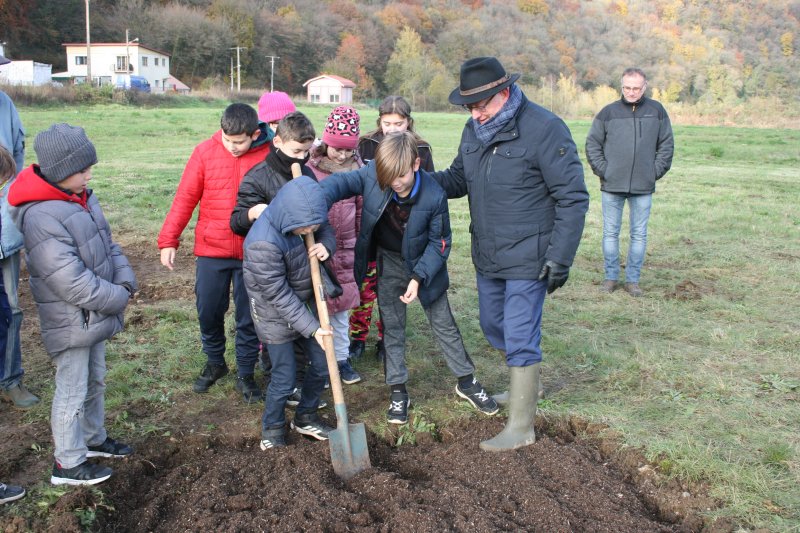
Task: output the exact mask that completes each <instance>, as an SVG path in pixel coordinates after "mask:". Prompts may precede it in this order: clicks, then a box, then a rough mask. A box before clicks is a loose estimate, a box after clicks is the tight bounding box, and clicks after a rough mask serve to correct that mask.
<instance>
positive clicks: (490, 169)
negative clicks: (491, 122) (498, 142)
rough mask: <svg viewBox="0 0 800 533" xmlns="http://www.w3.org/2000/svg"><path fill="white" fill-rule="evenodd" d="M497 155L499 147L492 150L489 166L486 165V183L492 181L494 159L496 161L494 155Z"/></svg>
mask: <svg viewBox="0 0 800 533" xmlns="http://www.w3.org/2000/svg"><path fill="white" fill-rule="evenodd" d="M496 153H497V146H495V147H494V150H492V157H490V158H489V164H488V165H486V181H487V182H488V181H491V179H490V177H489V176H491V174H492V159H494V155H495V154H496Z"/></svg>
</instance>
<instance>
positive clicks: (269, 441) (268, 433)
mask: <svg viewBox="0 0 800 533" xmlns="http://www.w3.org/2000/svg"><path fill="white" fill-rule="evenodd" d="M284 446H286V431H285V429H284V427H279V428H276V429H265V430H263V431H262V432H261V450H262V451H267V450H269V449H271V448H283V447H284Z"/></svg>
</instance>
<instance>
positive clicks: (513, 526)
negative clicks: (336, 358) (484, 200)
mask: <svg viewBox="0 0 800 533" xmlns="http://www.w3.org/2000/svg"><path fill="white" fill-rule="evenodd" d="M126 252H127V253H128V255H129V257H130V259H131V261H132V263H133V264H134V268H135V269H136V271H137V274H138V276H139V282H140V285H141V287H142V294H141V295H140V298H139V301H137V307H138V306H139V305H141V306H146V305H153V304H155V303H157V302H159V301H161V300H164V299H178V300H185V304H186V305H187V306H191V305H193V294H192V293H191V288H192V286H193V282H192V281H193V267H194V262H193V261H192V258H191V255H188V254H190V250H188V249H187V250H186V251H185V252H184V253H183V254H182V255H181V256H179V261H178V269H177V271H176V272H173V273H168V272H166V271H165V270H164V269H163V267H161V265H160V263H158V259H157V257H155V254H154V252H153V250H151V249H150V247H149V245H141V246H137V245H132V246H127V247H126ZM187 291H188V292H187ZM22 297H23V301H24V305H25V306H26V309H27V310H28V314H27V317H26V320H25V326H24V327H25V336H24V337H23V342H24V343H25V346H26V357H27V354H28V353H33V354H34V356H32V357H31V358H32V359H35V361H33V362H32V361H30V360H26V370H28V373H29V374H33V375H34V376H33V377H35V378H36V379H38V380H46V379H52V377H51V376H52V369H51V368H50V367H49V365H47V364H46V363H47V359H46V355H44V354H43V350H42V349H41V345H40V341H39V340H38V336H37V333H36V332H35V331H34V330H38V322H37V321H36V320H35V317H34V319H32V315H35V311H33V306H32V304H31V302H30V300H29V298H30V296H29V291H28V290H27V288H25V289H24V290H23V294H22ZM137 317H138V318H137ZM149 326H150V324H147V323H146V320H145V319H144V318H143V317H142V315H141V313H137V312H136V311H135V309H134V310H132V312H131V313H129V322H128V327H129V328H131V329H134V330H139V329H140V328H145V329H146V328H147V327H149ZM36 343H38V344H36ZM32 345H35V346H32ZM40 358H45V359H44V361H40V360H39V359H40ZM27 379H28V378H26V380H27ZM219 386H221V387H228V388H231V389H232V386H231V384H230V383H229V382H222V383H221V384H220V385H219ZM347 392H348V394H347V398H348V409H349V411H350V413H351V416H352V415H353V414H356V415H357V413H361V412H366V411H367V410H368V409H370V408H372V407H374V402H375V401H381V400H376V397H375V395H374V394H367V393H366V391H363V390H359V386H358V385H356V386H354V387H349V388H348V391H347ZM382 399H383V400H385V398H383V397H382ZM328 400H329V401H330V398H328ZM174 402H175V403H174V405H172V406H171V407H169V408H167V407H164V406H163V405H162V406H152V405H149V404H147V402H143V401H139V402H135V403H133V404H131V405H129V406H128V407H127V408H126V411H127V415H128V419H129V420H131V421H134V422H136V424H138V426H139V427H144V426H149V427H153V428H159V429H158V430H156V431H153V432H152V433H150V434H148V435H145V436H142V437H139V438H138V439H135V440H134V442H132V444H134V446H135V447H136V453H135V455H134V456H132V457H130V458H128V459H125V460H119V461H114V462H112V461H110V460H103V462H104V463H105V464H109V465H110V466H112V467H113V468H114V469H115V475H114V476H113V477H112V478H111V480H109V481H108V482H106V483H103V484H101V485H98V486H97V490H94V489H87V488H78V489H71V490H68V491H67V492H66V493H65V494H64V495H62V496H60V497H59V498H57V499H56V501H54V502H50V504H49V507H48V506H47V505H41V503H42V502H43V501H44V500H45V499H46V496H45V495H44V493H45V492H46V491H49V490H50V487H49V483H48V481H49V471H50V468H51V465H52V455H51V454H52V444H51V443H50V433H49V426H48V421H47V420H42V419H39V420H34V421H31V422H27V423H25V422H24V415H23V413H22V412H21V411H17V410H13V409H10V408H8V406H7V404H5V405H3V406H2V410H1V411H0V427H2V431H3V439H0V457H3V462H2V465H0V475H2V476H3V477H2V478H0V479H1V480H2V481H6V482H15V483H23V484H25V485H26V486H27V487H28V489H29V493H30V494H29V496H28V497H27V498H25V499H23V500H20V502H21V503H19V504H13V505H6V506H3V507H2V508H0V522H2V523H3V524H4V528H5V529H6V531H25V530H34V531H45V530H50V531H81V530H85V529H89V530H93V531H120V532H124V531H154V532H158V531H164V532H167V531H331V532H339V531H342V532H344V531H370V532H372V531H382V532H392V531H415V532H441V531H481V532H482V531H501V530H514V531H614V532H627V531H630V532H634V531H635V532H643V531H645V532H646V531H654V532H671V531H700V530H703V529H705V530H707V531H731V530H733V529H734V528H733V527H732V526H731V525H730V524H722V523H720V524H709V523H706V522H704V519H703V518H702V517H701V514H700V513H702V512H704V511H706V510H708V509H710V508H713V507H714V506H715V502H714V501H712V500H711V499H710V498H708V497H707V496H705V494H706V491H705V490H704V487H702V486H689V485H681V484H680V483H678V482H675V481H672V482H665V481H664V479H663V477H662V475H661V474H660V473H659V470H658V468H657V467H656V466H654V465H649V464H648V463H647V462H646V461H645V460H644V458H643V457H642V455H641V454H640V453H638V452H637V451H635V450H630V449H622V448H621V447H620V440H619V439H618V438H617V437H616V436H614V435H613V434H609V432H608V430H607V428H605V427H603V426H601V425H597V424H588V423H586V422H585V421H581V420H580V419H556V420H545V419H544V418H542V417H540V418H539V419H538V420H537V433H538V435H539V440H538V441H537V442H536V444H535V445H533V446H530V447H527V448H524V449H521V450H517V451H514V452H510V453H505V454H491V453H486V452H482V451H481V450H480V449H479V447H478V443H479V442H480V441H481V440H484V439H487V438H490V437H491V436H493V435H494V434H496V433H497V432H499V431H500V430H501V429H502V427H503V423H504V418H502V417H494V418H478V417H473V418H469V419H466V420H460V421H453V422H449V423H448V424H446V425H445V426H443V427H439V428H437V432H436V433H435V434H430V433H420V434H417V439H416V445H403V446H400V447H395V446H393V444H394V442H395V439H396V438H397V436H398V435H399V434H400V432H401V431H403V430H402V429H398V428H392V430H391V432H387V434H386V435H385V436H384V437H379V436H377V435H376V434H374V433H368V440H369V454H370V458H371V461H372V465H373V468H372V469H370V470H368V471H366V472H363V473H361V474H360V475H358V476H356V477H355V478H353V479H352V480H350V481H348V482H344V481H343V480H341V479H340V478H338V477H337V476H336V475H335V473H334V472H333V470H332V468H331V466H330V453H329V446H328V444H327V443H326V442H318V441H312V440H308V439H307V438H305V437H302V436H300V435H298V434H294V433H292V434H290V436H289V444H290V445H289V446H288V447H286V448H283V449H278V450H269V451H267V452H263V451H261V450H260V448H259V435H260V408H259V406H245V405H243V404H242V403H241V402H240V400H239V397H238V395H237V394H236V393H235V391H231V394H229V395H227V396H226V397H225V399H224V400H223V401H220V402H217V403H211V402H202V403H201V402H198V401H197V396H196V395H193V394H192V393H190V392H186V393H178V394H176V395H175V397H174ZM321 413H322V414H323V416H324V417H326V418H327V421H328V423H329V424H331V425H335V416H334V414H333V412H332V409H331V408H327V409H324V410H322V411H321ZM109 416H113V415H111V414H110V415H109ZM412 416H413V409H412ZM289 418H291V413H289ZM26 502H27V505H28V507H25V505H26ZM35 502H39V503H38V504H37V503H35ZM82 521H83V523H82Z"/></svg>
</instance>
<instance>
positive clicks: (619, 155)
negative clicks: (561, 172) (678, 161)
mask: <svg viewBox="0 0 800 533" xmlns="http://www.w3.org/2000/svg"><path fill="white" fill-rule="evenodd" d="M674 146H675V142H674V140H673V137H672V125H671V124H670V121H669V116H668V115H667V112H666V111H665V110H664V107H663V106H662V105H661V104H660V103H658V102H657V101H655V100H651V99H650V98H642V99H641V100H639V101H638V102H636V103H629V102H626V101H625V100H624V99H620V100H617V101H616V102H612V103H611V104H609V105H607V106H606V107H604V108H603V109H602V110H601V111H600V112H599V113H598V114H597V116H596V117H595V118H594V121H593V122H592V127H591V129H590V130H589V135H588V136H587V137H586V158H587V159H588V160H589V165H590V166H591V167H592V171H593V172H594V173H595V174H596V175H597V176H598V177H599V178H600V189H601V190H603V191H605V192H610V193H615V194H631V195H636V194H652V193H653V192H655V190H656V181H657V180H659V179H661V178H662V177H663V176H664V174H666V173H667V171H668V170H669V168H670V166H671V165H672V152H673V149H674Z"/></svg>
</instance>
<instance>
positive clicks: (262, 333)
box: [242, 176, 336, 451]
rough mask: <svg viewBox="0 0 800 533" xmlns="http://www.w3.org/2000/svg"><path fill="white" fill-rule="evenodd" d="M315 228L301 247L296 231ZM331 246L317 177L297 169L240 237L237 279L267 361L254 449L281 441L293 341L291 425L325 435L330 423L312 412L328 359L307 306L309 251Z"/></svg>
mask: <svg viewBox="0 0 800 533" xmlns="http://www.w3.org/2000/svg"><path fill="white" fill-rule="evenodd" d="M308 233H314V235H315V237H316V241H317V242H316V244H314V246H313V247H312V248H310V249H309V250H306V247H305V244H304V242H303V237H302V236H303V235H306V234H308ZM335 251H336V234H335V233H334V231H333V228H331V227H330V225H329V224H328V205H327V203H325V196H324V194H322V190H321V189H320V187H319V184H318V183H317V182H316V181H314V180H313V179H312V178H309V177H308V176H300V177H299V178H295V179H293V180H292V181H290V182H288V183H287V184H285V185H284V186H283V187H281V189H280V190H279V191H278V193H277V195H276V196H275V198H274V199H273V200H272V201H271V202H270V204H269V206H267V208H266V209H265V210H264V211H263V212H262V213H261V215H259V217H258V219H256V222H255V223H254V224H253V226H252V227H251V228H250V231H249V232H248V234H247V238H246V239H245V240H244V263H243V265H242V266H243V269H244V283H245V287H246V288H247V294H248V296H249V297H250V312H251V314H252V315H253V322H254V323H255V326H256V332H257V333H258V338H259V339H261V342H263V343H264V345H265V346H266V348H267V351H268V352H269V358H270V360H271V362H272V379H271V380H270V383H269V387H268V388H267V395H266V401H265V405H264V416H263V418H262V424H261V426H262V429H261V449H262V450H265V451H266V450H268V449H270V448H276V447H281V446H285V445H286V437H285V434H286V430H285V425H286V416H285V414H284V408H285V406H286V400H287V399H288V398H289V396H290V395H291V394H292V392H293V391H294V383H295V373H296V369H297V368H296V365H297V363H296V361H295V356H294V342H295V340H299V343H300V344H301V345H302V348H303V350H304V352H305V354H306V356H307V357H308V359H309V362H310V364H309V367H308V371H307V372H306V375H305V379H303V388H302V392H301V399H300V403H298V405H297V408H296V412H295V417H294V420H293V421H292V423H291V427H292V429H294V430H295V431H297V432H298V433H300V434H302V435H307V436H309V437H313V438H315V439H318V440H327V439H328V432H329V431H331V430H332V428H331V427H329V426H327V425H326V424H325V423H324V422H323V421H322V419H321V418H320V417H319V415H318V414H317V408H318V406H319V397H320V394H321V393H322V390H323V389H324V388H325V379H326V378H327V377H328V367H327V364H326V361H325V353H324V352H323V348H322V346H323V344H322V338H321V337H322V336H324V335H331V332H330V331H329V330H324V329H322V328H321V327H320V323H319V320H318V319H317V317H316V314H315V313H314V311H312V309H315V307H314V293H313V288H312V286H311V266H310V263H309V259H308V257H309V255H312V254H313V255H315V256H316V257H317V258H318V259H319V260H320V261H324V260H325V259H327V258H328V257H330V256H331V255H332V254H333V253H334V252H335Z"/></svg>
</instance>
